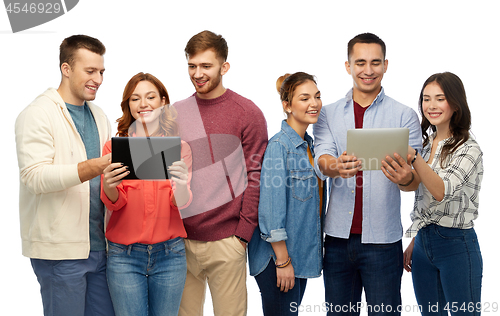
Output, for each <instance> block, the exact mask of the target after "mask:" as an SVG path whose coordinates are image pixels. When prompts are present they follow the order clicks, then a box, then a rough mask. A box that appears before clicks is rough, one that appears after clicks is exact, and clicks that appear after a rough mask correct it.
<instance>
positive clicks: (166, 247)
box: [163, 242, 168, 256]
mask: <svg viewBox="0 0 500 316" xmlns="http://www.w3.org/2000/svg"><path fill="white" fill-rule="evenodd" d="M163 246H164V247H165V256H168V242H164V243H163Z"/></svg>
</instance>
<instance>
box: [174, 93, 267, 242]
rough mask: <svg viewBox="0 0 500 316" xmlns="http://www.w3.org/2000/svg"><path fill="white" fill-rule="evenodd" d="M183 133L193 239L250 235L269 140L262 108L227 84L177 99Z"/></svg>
mask: <svg viewBox="0 0 500 316" xmlns="http://www.w3.org/2000/svg"><path fill="white" fill-rule="evenodd" d="M174 107H175V108H176V110H177V112H178V113H177V122H178V124H179V133H180V136H181V139H182V140H184V141H186V142H187V143H188V144H189V145H190V146H191V151H192V156H193V174H192V180H191V191H192V192H193V200H192V202H191V204H190V206H189V207H188V208H186V209H184V210H182V211H181V215H182V216H183V221H184V226H185V228H186V232H187V235H188V237H187V238H189V239H194V240H202V241H214V240H220V239H223V238H226V237H228V236H231V235H237V236H240V237H242V238H244V239H246V240H250V239H251V238H252V234H253V231H254V229H255V227H256V226H257V222H258V215H257V210H258V203H259V190H260V188H259V182H260V169H261V163H262V157H263V155H264V151H265V149H266V145H267V141H268V139H267V125H266V120H265V118H264V115H263V114H262V111H261V110H260V109H259V108H258V107H257V106H256V105H255V104H254V103H253V102H252V101H250V100H248V99H246V98H244V97H242V96H240V95H239V94H237V93H235V92H233V91H231V90H229V89H227V90H226V92H225V93H224V94H223V95H221V96H220V97H218V98H215V99H211V100H205V99H200V98H198V96H197V95H196V93H195V94H193V95H192V96H191V97H189V98H187V99H185V100H183V101H179V102H176V103H175V104H174Z"/></svg>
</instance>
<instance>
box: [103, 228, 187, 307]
mask: <svg viewBox="0 0 500 316" xmlns="http://www.w3.org/2000/svg"><path fill="white" fill-rule="evenodd" d="M186 269H187V268H186V252H185V249H184V239H183V238H180V237H178V238H174V239H171V240H167V241H165V242H162V243H157V244H153V245H145V244H132V245H128V246H127V245H121V244H116V243H113V242H109V245H108V268H107V278H108V286H109V292H110V294H111V300H112V301H113V306H114V308H115V314H116V315H117V316H142V315H144V316H146V315H149V316H169V315H172V316H173V315H177V313H178V312H179V306H180V303H181V297H182V291H183V289H184V282H185V281H186V272H187V271H186Z"/></svg>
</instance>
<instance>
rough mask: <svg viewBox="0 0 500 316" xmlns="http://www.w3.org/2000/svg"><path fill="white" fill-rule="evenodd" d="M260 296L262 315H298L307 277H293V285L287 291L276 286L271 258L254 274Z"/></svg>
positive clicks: (274, 267)
mask: <svg viewBox="0 0 500 316" xmlns="http://www.w3.org/2000/svg"><path fill="white" fill-rule="evenodd" d="M255 280H256V281H257V284H258V285H259V289H260V294H261V296H262V309H263V311H264V316H285V315H298V314H299V313H298V308H299V305H300V303H301V302H302V298H303V297H304V291H305V289H306V284H307V279H299V278H295V285H294V286H293V288H292V289H291V290H288V292H286V293H285V292H282V291H280V288H279V287H277V286H276V283H277V276H276V266H275V264H274V261H273V260H272V259H271V260H270V261H269V264H268V265H267V267H266V268H265V269H264V271H262V272H261V273H259V274H257V275H256V276H255Z"/></svg>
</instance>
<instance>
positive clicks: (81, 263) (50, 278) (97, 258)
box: [31, 251, 114, 316]
mask: <svg viewBox="0 0 500 316" xmlns="http://www.w3.org/2000/svg"><path fill="white" fill-rule="evenodd" d="M31 266H32V267H33V271H35V274H36V277H37V279H38V283H40V292H41V294H42V303H43V314H44V315H45V316H57V315H60V316H67V315H72V316H91V315H92V316H93V315H96V316H97V315H102V316H108V315H110V316H112V315H114V313H113V305H112V303H111V298H110V296H109V291H108V284H107V282H106V252H105V251H91V252H90V254H89V257H88V258H87V259H78V260H44V259H31Z"/></svg>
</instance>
